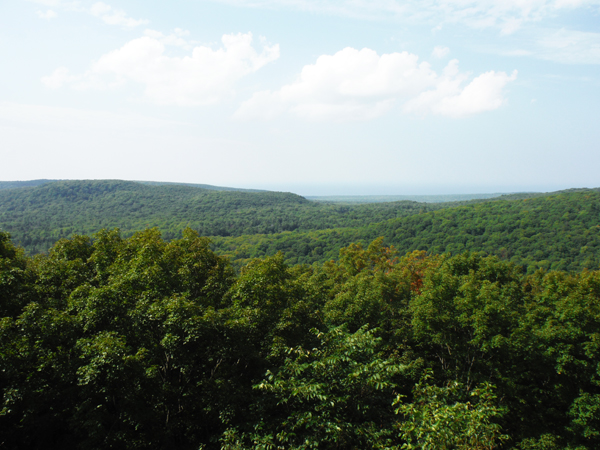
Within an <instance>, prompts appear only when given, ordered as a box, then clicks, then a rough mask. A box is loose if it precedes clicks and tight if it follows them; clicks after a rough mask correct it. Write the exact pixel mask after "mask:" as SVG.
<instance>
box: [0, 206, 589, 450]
mask: <svg viewBox="0 0 600 450" xmlns="http://www.w3.org/2000/svg"><path fill="white" fill-rule="evenodd" d="M569 195H571V194H569ZM573 195H575V194H573ZM586 195H587V194H586ZM541 200H542V201H545V202H546V201H548V202H549V201H550V200H548V198H541ZM531 201H533V200H531ZM536 201H537V200H536ZM498 204H500V202H498ZM397 254H398V251H397V250H396V249H394V248H392V247H387V246H385V245H384V240H383V239H376V240H374V241H372V242H371V243H370V244H369V245H368V246H365V245H363V244H361V243H356V244H353V245H349V246H348V247H346V248H343V249H342V250H341V252H340V255H339V258H338V260H337V262H336V261H327V262H326V263H324V264H322V265H319V264H315V265H312V266H307V265H295V266H291V265H289V263H288V262H286V257H285V255H284V254H276V255H275V256H272V257H268V258H265V259H262V260H253V261H251V262H250V263H249V264H247V265H246V266H244V267H243V268H242V269H241V270H240V272H239V274H236V273H235V272H234V270H233V269H232V267H231V265H230V263H229V261H228V260H227V259H226V258H224V257H221V256H218V255H217V254H216V253H215V252H213V251H212V250H211V243H210V241H209V240H208V239H207V238H203V237H200V236H199V235H198V233H197V232H195V231H193V230H191V229H187V230H185V231H183V232H182V236H181V237H180V238H179V239H172V240H165V239H163V237H162V236H161V232H160V230H158V229H147V230H145V231H142V232H139V233H136V234H134V235H132V236H131V237H128V238H124V237H122V236H121V235H120V233H119V231H118V230H112V231H109V230H102V231H100V232H99V233H97V234H96V235H94V236H92V237H86V236H82V235H77V236H73V237H72V238H70V239H62V240H59V241H58V242H57V243H56V245H55V246H54V247H53V248H51V249H50V251H49V252H48V254H45V255H37V256H34V257H27V256H25V254H24V252H23V251H22V250H21V249H19V248H18V247H16V246H14V245H13V244H12V243H11V242H10V239H9V237H8V235H7V234H5V233H2V234H0V302H1V303H0V305H1V306H2V309H1V310H0V312H1V314H0V316H1V317H0V393H1V400H0V444H1V445H0V446H2V447H4V448H10V449H13V448H14V449H16V448H25V449H41V448H44V449H46V448H50V449H53V448H57V449H58V448H60V449H71V448H73V449H75V448H78V449H88V448H89V449H92V448H93V449H104V448H106V449H108V448H112V449H142V448H158V449H161V448H164V449H171V448H178V449H198V448H203V449H207V450H213V449H215V450H216V449H219V448H223V449H247V448H255V449H275V448H285V449H294V448H298V449H300V448H318V449H334V448H335V449H344V450H346V449H348V450H350V449H358V448H360V449H364V448H377V449H384V448H387V449H396V450H397V449H401V448H403V447H404V448H406V449H408V448H420V449H425V448H447V449H461V448H462V449H499V450H500V449H502V450H508V449H520V450H534V449H536V450H558V449H569V450H592V449H596V448H599V447H600V426H599V423H600V400H599V399H600V372H599V369H598V368H599V367H600V272H599V271H595V270H583V271H581V272H571V273H569V272H565V271H556V270H554V271H547V270H544V269H539V270H536V271H534V272H533V273H526V272H525V271H523V270H522V268H521V267H520V266H518V265H516V264H514V263H512V262H508V261H505V260H502V259H501V258H499V257H497V256H487V255H485V254H481V253H474V252H471V253H469V252H465V253H460V254H458V255H454V256H451V255H449V254H445V255H429V256H428V255H427V254H426V252H425V251H413V252H411V253H408V254H405V255H404V256H397ZM400 255H401V253H400ZM423 370H426V373H427V374H428V375H427V377H426V378H424V379H421V374H422V373H423ZM419 380H420V381H419Z"/></svg>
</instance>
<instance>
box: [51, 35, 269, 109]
mask: <svg viewBox="0 0 600 450" xmlns="http://www.w3.org/2000/svg"><path fill="white" fill-rule="evenodd" d="M222 43H223V47H222V48H219V49H217V50H213V49H211V48H210V47H205V46H196V47H194V48H193V49H192V51H191V54H190V55H187V56H183V57H175V56H168V55H167V54H166V52H165V44H164V43H163V42H161V39H160V38H157V37H151V36H143V37H140V38H137V39H134V40H132V41H130V42H128V43H127V44H125V45H124V46H123V47H121V48H119V49H117V50H114V51H112V52H110V53H107V54H105V55H103V56H102V57H100V58H99V59H98V60H97V61H96V62H95V63H93V64H92V66H91V68H90V69H89V70H88V71H87V72H86V73H84V74H82V75H75V76H73V75H70V74H69V72H68V70H67V69H65V68H60V69H57V70H56V71H55V72H54V73H53V74H52V75H50V76H48V77H44V78H43V79H42V82H43V83H44V84H46V86H49V87H53V88H58V87H61V86H63V85H69V86H71V87H72V88H75V89H92V88H110V87H117V86H121V85H124V84H126V83H128V82H133V83H137V84H140V85H142V86H144V95H145V97H146V99H148V100H150V101H152V102H154V103H157V104H161V105H189V106H191V105H205V104H210V103H215V102H217V101H219V100H220V99H222V98H223V97H225V96H228V95H231V94H232V93H233V87H234V85H235V83H236V82H237V81H238V80H239V79H240V78H242V77H244V76H246V75H248V74H250V73H252V72H255V71H257V70H258V69H260V68H261V67H263V66H264V65H265V64H268V63H269V62H271V61H274V60H275V59H277V58H278V57H279V46H278V45H272V46H269V45H265V46H264V47H263V50H262V52H261V53H258V52H257V51H256V50H255V49H254V47H252V34H251V33H247V34H241V33H240V34H229V35H224V36H223V38H222Z"/></svg>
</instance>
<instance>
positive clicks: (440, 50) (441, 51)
mask: <svg viewBox="0 0 600 450" xmlns="http://www.w3.org/2000/svg"><path fill="white" fill-rule="evenodd" d="M448 53H450V49H449V48H448V47H442V46H440V45H438V46H436V47H434V49H433V52H431V55H432V56H433V57H434V58H443V57H444V56H446V55H448Z"/></svg>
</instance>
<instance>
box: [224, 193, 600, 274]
mask: <svg viewBox="0 0 600 450" xmlns="http://www.w3.org/2000/svg"><path fill="white" fill-rule="evenodd" d="M379 236H383V237H384V241H385V243H386V244H388V245H394V246H395V247H396V248H397V249H398V250H399V251H400V252H401V253H406V252H410V251H413V250H425V251H427V252H429V253H432V254H442V253H453V254H456V253H461V252H463V251H465V250H469V251H484V252H486V253H489V254H494V255H497V256H499V257H500V258H502V259H504V260H510V261H512V262H514V263H516V264H519V265H522V266H523V267H526V268H527V269H528V270H530V271H535V270H536V269H537V268H540V267H542V268H545V269H557V270H569V271H572V270H576V271H579V270H582V269H584V268H587V269H598V268H599V267H600V192H598V191H597V190H582V191H575V192H563V193H557V194H554V195H544V196H539V197H536V198H524V199H518V200H502V199H500V200H495V201H487V202H476V203H469V204H466V205H459V206H457V205H454V204H452V206H450V207H446V208H443V209H439V210H437V211H430V212H426V213H425V212H420V213H417V214H414V215H410V216H406V217H403V218H398V219H391V220H387V221H383V222H378V223H371V224H369V225H367V226H362V227H347V228H333V229H328V230H316V231H309V232H298V231H297V232H287V233H277V234H271V235H253V236H239V237H214V238H213V241H214V246H215V247H214V248H215V249H216V251H217V252H218V253H220V254H225V255H227V256H229V257H230V258H231V259H232V260H233V261H234V262H235V263H236V264H237V265H239V264H241V263H244V262H246V261H248V260H249V259H251V258H256V257H263V256H267V255H274V254H276V253H277V252H279V251H281V252H283V254H284V255H285V256H286V260H287V262H288V263H290V264H298V263H306V264H310V263H313V262H324V261H327V260H329V259H336V258H337V254H338V252H339V250H340V249H341V248H342V247H344V246H347V245H349V244H350V243H352V242H362V243H364V244H367V243H369V242H370V241H372V240H374V239H376V238H377V237H379Z"/></svg>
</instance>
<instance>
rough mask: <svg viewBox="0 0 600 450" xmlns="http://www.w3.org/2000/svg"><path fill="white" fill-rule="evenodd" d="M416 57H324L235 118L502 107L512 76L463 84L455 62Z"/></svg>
mask: <svg viewBox="0 0 600 450" xmlns="http://www.w3.org/2000/svg"><path fill="white" fill-rule="evenodd" d="M418 59H419V58H418V56H416V55H414V54H410V53H407V52H403V53H390V54H384V55H381V56H379V55H378V54H377V53H376V52H375V51H373V50H370V49H366V48H365V49H362V50H356V49H353V48H345V49H344V50H341V51H339V52H337V53H336V54H334V55H322V56H320V57H319V58H318V59H317V61H316V63H315V64H312V65H307V66H304V68H303V69H302V72H301V73H300V75H299V77H298V79H297V80H296V81H295V82H294V83H292V84H288V85H285V86H283V87H282V88H281V89H279V90H277V91H262V92H257V93H255V94H254V95H253V96H252V97H251V98H250V99H249V100H247V101H245V102H244V103H242V105H241V106H240V108H239V109H238V110H237V111H236V113H235V117H237V118H240V119H249V118H266V119H269V118H273V117H275V116H277V115H280V114H283V113H286V112H288V113H291V114H293V115H296V116H298V117H301V118H304V119H309V120H340V121H344V120H368V119H372V118H375V117H378V116H381V115H382V114H385V113H386V112H387V111H388V110H389V109H390V108H392V107H393V106H394V104H396V103H402V104H404V108H403V109H404V110H405V111H406V112H417V113H427V112H431V113H434V114H441V115H445V116H451V117H461V116H465V115H469V114H475V113H479V112H483V111H489V110H493V109H496V108H498V107H500V106H501V105H502V103H503V102H504V98H503V92H502V91H503V88H504V86H505V85H506V84H507V83H508V82H509V81H512V80H514V79H515V77H516V72H515V73H513V75H512V76H508V75H506V74H505V73H504V72H499V73H495V72H487V73H484V74H482V75H480V76H479V77H476V78H475V79H473V80H472V81H471V83H469V84H468V85H467V86H466V87H463V86H462V85H463V83H464V82H465V81H467V79H468V75H467V74H462V73H460V72H459V71H458V61H457V60H452V61H450V63H449V64H448V65H447V66H446V68H445V69H444V71H443V73H442V74H441V75H438V74H436V72H435V71H433V70H432V69H431V66H430V65H429V64H428V63H426V62H419V60H418Z"/></svg>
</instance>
